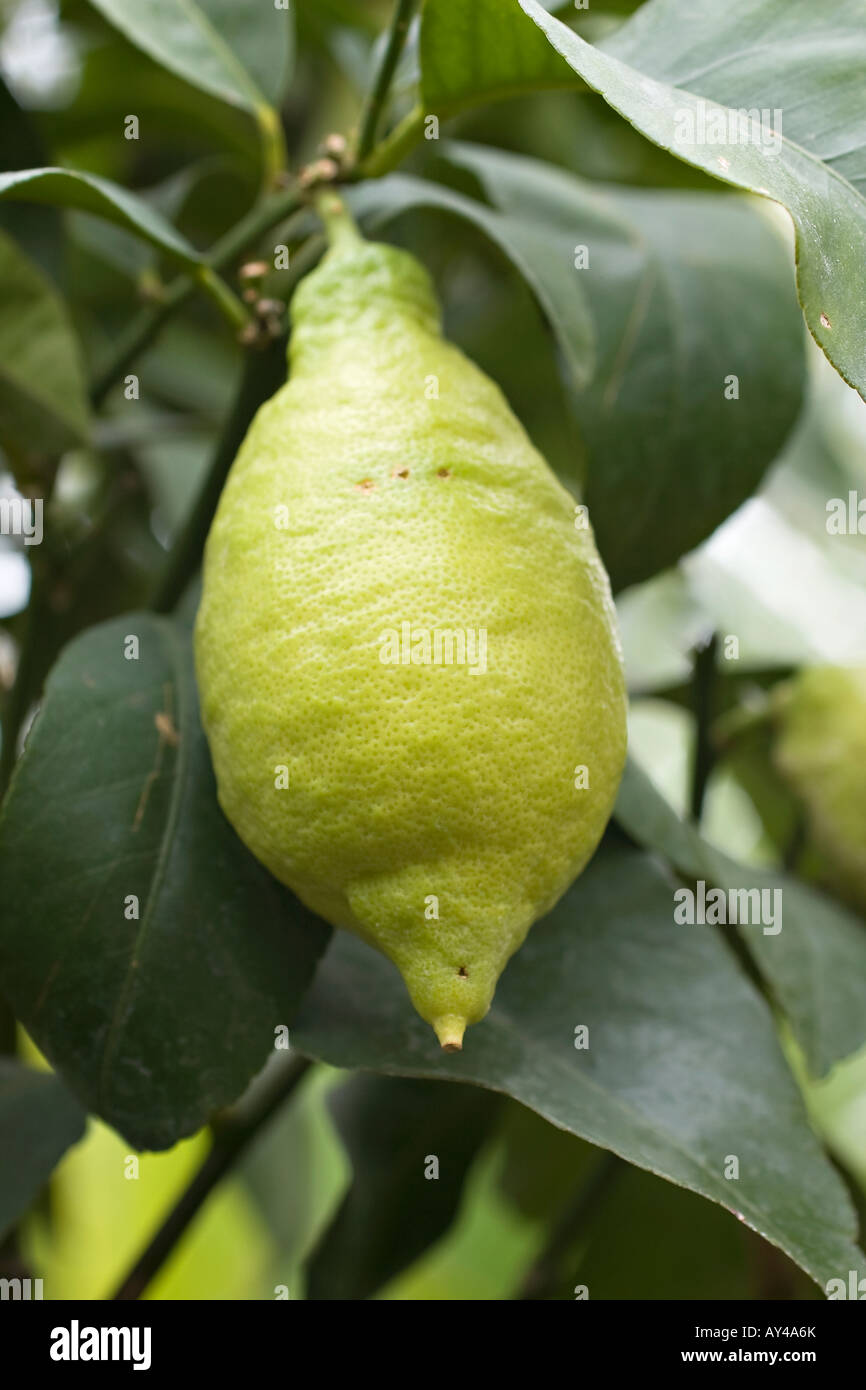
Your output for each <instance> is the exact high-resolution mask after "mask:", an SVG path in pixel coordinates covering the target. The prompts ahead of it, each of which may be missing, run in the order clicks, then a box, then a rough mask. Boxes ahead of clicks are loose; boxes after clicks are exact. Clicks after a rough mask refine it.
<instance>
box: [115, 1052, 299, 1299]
mask: <svg viewBox="0 0 866 1390" xmlns="http://www.w3.org/2000/svg"><path fill="white" fill-rule="evenodd" d="M311 1065H312V1063H311V1062H309V1061H308V1060H307V1058H306V1057H292V1056H290V1057H289V1058H288V1059H287V1061H286V1062H285V1064H284V1065H283V1066H280V1067H276V1068H275V1069H274V1073H273V1075H272V1076H271V1077H268V1076H267V1075H266V1076H265V1077H264V1078H263V1079H262V1082H261V1084H260V1086H259V1087H258V1089H257V1090H256V1089H254V1092H253V1094H252V1096H251V1098H250V1103H249V1105H248V1106H246V1107H243V1106H238V1107H237V1109H236V1110H235V1111H234V1112H229V1113H228V1114H227V1115H226V1117H225V1118H224V1119H223V1120H222V1122H221V1123H219V1124H218V1125H216V1126H215V1128H214V1140H213V1145H212V1147H211V1150H210V1153H209V1154H208V1156H207V1158H206V1159H205V1161H204V1163H203V1164H202V1166H201V1168H199V1170H198V1172H197V1173H196V1174H195V1176H194V1178H193V1180H192V1182H191V1183H190V1185H189V1187H188V1188H187V1189H186V1191H185V1192H183V1193H182V1194H181V1197H180V1200H179V1201H178V1202H177V1204H176V1205H175V1206H174V1207H173V1208H172V1210H171V1211H170V1212H169V1214H168V1216H167V1217H166V1219H165V1221H164V1222H163V1224H162V1225H161V1226H160V1228H159V1230H158V1231H157V1232H156V1234H155V1235H154V1237H153V1239H152V1240H151V1242H150V1244H149V1245H148V1246H147V1248H146V1249H145V1250H144V1251H143V1252H142V1254H141V1255H140V1256H139V1258H138V1259H137V1260H136V1262H135V1264H134V1265H133V1267H132V1269H131V1270H130V1271H129V1273H128V1274H127V1276H126V1278H125V1279H124V1280H123V1283H122V1284H121V1285H120V1287H119V1289H118V1290H117V1293H116V1294H115V1295H114V1301H115V1302H117V1301H132V1300H134V1299H137V1298H140V1297H141V1295H142V1294H143V1293H144V1290H145V1289H146V1288H147V1286H148V1284H149V1283H150V1282H151V1280H152V1279H153V1277H154V1275H156V1274H157V1273H158V1271H159V1270H160V1269H161V1268H162V1266H163V1264H164V1263H165V1261H166V1260H167V1259H168V1257H169V1255H170V1254H171V1253H172V1251H173V1250H174V1248H175V1246H176V1245H177V1244H178V1241H179V1240H180V1238H181V1236H182V1235H183V1234H184V1232H185V1231H186V1230H187V1228H188V1227H189V1226H190V1225H191V1223H192V1222H193V1220H194V1219H195V1217H196V1216H197V1215H198V1213H199V1212H200V1211H201V1209H202V1207H203V1206H204V1204H205V1202H206V1201H207V1199H208V1197H209V1196H210V1195H211V1193H212V1192H213V1190H214V1188H215V1187H216V1186H217V1184H218V1183H219V1182H221V1181H222V1179H223V1178H224V1177H225V1176H226V1174H227V1173H228V1172H229V1171H230V1170H231V1169H232V1168H233V1167H234V1165H235V1164H236V1162H237V1160H238V1158H239V1157H240V1155H241V1154H242V1153H243V1151H244V1150H245V1149H246V1148H247V1147H248V1145H249V1144H250V1143H251V1142H252V1140H253V1139H255V1138H256V1137H257V1136H258V1135H259V1134H260V1133H261V1131H262V1130H263V1129H264V1127H265V1125H266V1124H267V1123H268V1121H269V1120H270V1119H272V1118H273V1116H274V1115H275V1114H276V1112H277V1110H279V1109H280V1107H281V1106H282V1105H283V1104H284V1102H285V1101H287V1100H288V1099H289V1097H290V1096H291V1095H292V1093H293V1092H294V1091H295V1090H296V1088H297V1087H298V1085H299V1084H300V1082H301V1081H302V1080H303V1079H304V1077H305V1076H306V1074H307V1072H308V1071H309V1069H310V1067H311Z"/></svg>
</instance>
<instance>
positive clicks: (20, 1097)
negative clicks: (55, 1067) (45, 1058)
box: [0, 1057, 86, 1240]
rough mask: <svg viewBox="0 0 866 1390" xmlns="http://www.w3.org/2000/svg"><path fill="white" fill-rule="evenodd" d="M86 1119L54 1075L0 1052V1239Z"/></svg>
mask: <svg viewBox="0 0 866 1390" xmlns="http://www.w3.org/2000/svg"><path fill="white" fill-rule="evenodd" d="M85 1120H86V1116H85V1114H84V1111H83V1110H82V1109H81V1106H80V1105H79V1104H78V1102H77V1101H76V1100H74V1099H73V1097H72V1096H71V1095H70V1094H69V1092H68V1091H67V1089H66V1087H65V1086H64V1085H63V1083H62V1081H60V1079H59V1078H58V1077H56V1076H52V1075H51V1074H50V1073H48V1072H44V1071H36V1070H35V1069H34V1068H33V1067H24V1066H22V1065H21V1064H20V1063H19V1062H15V1061H12V1059H11V1058H8V1057H0V1240H2V1238H3V1236H4V1235H5V1234H6V1232H7V1231H8V1230H9V1228H10V1226H12V1225H13V1224H14V1223H15V1222H16V1221H17V1220H18V1218H19V1217H20V1216H22V1215H23V1214H24V1213H25V1212H26V1211H27V1209H28V1207H29V1206H30V1205H31V1203H32V1202H33V1199H34V1198H35V1197H36V1196H37V1194H38V1192H39V1189H40V1187H42V1185H43V1183H45V1182H47V1181H48V1179H49V1178H50V1176H51V1174H52V1172H53V1170H54V1167H55V1165H56V1164H57V1163H58V1162H59V1161H60V1159H61V1158H62V1157H63V1155H64V1154H65V1152H66V1150H67V1149H68V1148H69V1146H70V1145H71V1144H75V1143H77V1142H78V1140H79V1139H80V1138H81V1136H82V1135H83V1133H84V1124H85Z"/></svg>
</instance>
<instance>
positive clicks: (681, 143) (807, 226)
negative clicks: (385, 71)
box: [519, 0, 866, 397]
mask: <svg viewBox="0 0 866 1390" xmlns="http://www.w3.org/2000/svg"><path fill="white" fill-rule="evenodd" d="M519 2H520V5H521V8H522V9H523V10H524V11H525V13H526V14H527V15H529V16H530V17H531V18H532V19H533V20H534V21H535V23H536V24H537V25H538V26H539V28H540V29H541V30H542V32H543V33H545V34H547V36H548V38H549V39H550V42H551V44H552V45H553V47H554V48H555V49H556V51H557V52H558V53H560V54H561V55H562V56H563V57H564V58H565V59H566V60H567V62H568V63H569V64H570V65H571V67H572V68H573V69H574V71H575V72H576V73H578V74H579V75H580V76H581V77H582V78H583V79H584V80H585V81H586V82H587V83H588V84H589V85H590V86H591V87H593V88H594V89H595V90H596V91H597V92H600V93H601V95H602V96H603V97H604V99H605V101H607V102H608V103H609V105H611V106H612V107H614V109H615V110H617V111H619V112H620V114H621V115H623V116H624V117H625V118H626V120H628V121H629V122H630V123H631V124H632V125H634V126H636V127H637V129H638V130H640V131H642V133H643V134H644V135H646V136H647V137H648V138H649V139H650V140H652V141H654V143H655V144H657V145H660V146H661V147H662V148H663V149H666V150H670V151H671V153H672V154H675V155H676V156H677V157H678V158H680V159H682V160H685V162H686V163H689V164H694V165H696V166H697V167H698V168H700V169H704V170H705V171H706V172H707V173H709V174H712V175H714V176H715V177H716V178H719V179H722V180H724V181H725V182H726V183H730V184H734V185H735V186H736V187H738V188H744V189H747V190H749V191H750V192H753V193H761V194H763V195H764V196H765V197H768V198H773V199H775V201H776V202H779V203H781V204H782V206H783V207H786V208H787V209H788V211H789V212H790V214H791V217H792V218H793V220H794V226H795V229H796V233H797V282H798V288H799V293H800V300H801V302H802V305H803V310H804V313H805V315H806V322H807V323H808V325H809V329H810V331H811V333H812V335H813V336H814V338H815V340H816V341H817V342H818V343H819V344H820V346H821V347H822V348H823V350H824V352H825V353H826V354H827V356H828V357H829V359H830V361H831V362H832V363H833V365H834V366H835V367H836V369H837V370H838V371H839V372H840V373H841V375H842V376H843V377H844V378H845V380H846V381H847V382H849V384H850V385H852V386H854V387H856V388H857V390H858V391H859V392H860V394H861V395H862V396H864V397H866V352H864V331H863V324H864V322H866V282H864V277H863V265H864V263H866V196H864V195H866V126H864V122H863V99H862V95H863V94H862V71H863V65H864V62H866V0H837V3H835V4H833V5H821V6H817V5H815V4H814V3H813V0H761V3H760V4H756V3H755V0H730V2H729V3H728V4H725V5H719V4H717V3H716V2H715V0H651V3H649V4H647V5H645V6H643V7H642V9H641V10H640V11H639V12H638V13H637V15H636V16H635V17H634V18H633V19H632V20H631V21H629V23H628V24H626V25H625V26H624V27H623V28H622V29H621V30H620V31H619V32H618V33H616V34H614V35H613V36H612V38H611V39H609V40H608V42H607V44H606V45H605V47H604V49H601V48H594V47H592V46H591V45H590V44H588V43H585V42H584V40H583V39H581V38H580V37H579V36H578V35H577V34H575V33H573V32H572V31H571V30H570V29H568V28H567V27H566V26H565V25H564V24H562V23H560V21H559V20H557V19H555V18H554V17H553V16H552V15H550V14H548V12H547V10H546V9H545V8H544V7H543V6H542V5H540V4H538V0H519ZM741 109H742V110H745V111H746V112H748V111H750V110H752V111H757V112H759V113H760V112H762V111H766V112H767V118H766V119H763V118H761V117H760V115H759V117H758V118H757V119H754V118H753V119H752V120H751V121H749V120H748V119H747V121H746V124H745V127H743V126H742V124H741V122H740V120H739V118H738V116H737V112H738V111H739V110H741ZM778 113H781V114H778ZM716 123H718V124H717V126H716ZM777 127H778V129H777ZM717 136H718V138H716V137H717Z"/></svg>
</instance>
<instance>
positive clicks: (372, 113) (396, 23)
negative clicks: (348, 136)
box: [356, 0, 419, 163]
mask: <svg viewBox="0 0 866 1390" xmlns="http://www.w3.org/2000/svg"><path fill="white" fill-rule="evenodd" d="M418 4H419V0H397V2H396V4H395V6H394V14H393V16H392V19H391V25H390V28H389V31H388V40H387V43H386V44H385V52H384V53H383V54H382V61H381V63H380V64H379V71H378V72H377V73H376V80H375V82H374V83H373V86H372V88H371V90H370V93H369V95H368V97H367V100H366V102H365V103H364V109H363V111H362V112H361V123H360V133H359V135H358V146H357V151H356V154H357V159H358V162H359V163H360V162H361V161H362V160H364V159H366V158H367V155H368V154H369V153H370V151H371V150H372V148H373V146H374V144H375V143H376V133H377V131H378V129H379V125H380V123H381V121H382V116H383V113H384V109H385V104H386V102H387V100H388V97H389V94H390V91H391V83H392V81H393V79H394V73H395V71H396V68H397V64H398V62H399V61H400V54H401V53H402V52H403V45H404V44H405V42H406V36H407V35H408V33H409V25H410V24H411V23H412V18H413V16H414V14H415V11H416V10H417V8H418Z"/></svg>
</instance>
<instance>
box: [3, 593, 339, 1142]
mask: <svg viewBox="0 0 866 1390" xmlns="http://www.w3.org/2000/svg"><path fill="white" fill-rule="evenodd" d="M129 635H135V636H136V637H137V638H138V640H139V643H140V656H139V659H138V660H127V659H126V658H125V655H124V652H125V650H128V649H129V643H128V637H129ZM0 879H2V881H3V884H4V898H3V910H2V918H0V969H2V974H3V980H4V988H5V989H6V991H7V993H8V995H9V998H10V1001H11V1002H12V1004H13V1007H14V1008H15V1011H16V1013H17V1014H18V1016H19V1017H20V1018H21V1019H22V1021H23V1022H24V1024H25V1026H26V1027H27V1028H28V1030H29V1031H30V1033H31V1035H32V1036H33V1037H34V1039H35V1040H36V1042H37V1043H38V1045H39V1046H40V1047H41V1048H42V1050H43V1052H45V1054H46V1056H48V1057H49V1058H50V1060H51V1061H52V1063H53V1065H54V1066H55V1067H56V1068H57V1070H58V1071H60V1072H61V1073H62V1075H63V1076H64V1078H65V1079H66V1081H67V1082H68V1084H69V1086H70V1087H71V1089H72V1090H73V1091H74V1092H75V1094H76V1095H78V1096H79V1097H80V1099H81V1100H82V1101H83V1102H84V1103H85V1104H86V1105H87V1106H88V1108H89V1109H92V1110H94V1111H95V1112H96V1113H97V1114H99V1115H101V1116H102V1117H103V1118H104V1119H105V1120H107V1121H108V1122H109V1123H110V1124H112V1125H114V1126H115V1127H116V1128H117V1129H119V1130H120V1131H121V1133H123V1134H124V1135H125V1136H126V1137H127V1138H128V1139H129V1140H130V1142H132V1143H133V1144H135V1145H137V1146H138V1147H147V1148H164V1147H168V1146H169V1145H171V1144H173V1143H174V1142H175V1141H176V1140H177V1139H178V1138H180V1137H181V1136H182V1135H185V1134H189V1133H191V1132H192V1131H194V1130H195V1129H197V1128H198V1127H199V1126H200V1125H201V1124H202V1123H203V1122H204V1121H205V1120H206V1119H207V1118H208V1116H209V1115H210V1114H211V1113H212V1111H214V1110H215V1109H217V1108H219V1107H220V1106H223V1105H225V1104H227V1103H228V1102H230V1101H231V1100H233V1099H234V1098H235V1097H236V1096H237V1095H238V1094H239V1093H240V1092H241V1091H242V1090H243V1089H244V1087H245V1085H246V1084H247V1082H248V1081H249V1079H250V1077H251V1076H252V1075H253V1074H254V1073H255V1072H256V1071H257V1070H258V1069H259V1067H260V1066H261V1065H262V1064H263V1062H264V1061H265V1060H266V1058H267V1056H268V1053H269V1050H270V1049H271V1048H272V1047H273V1044H274V1029H275V1028H276V1027H277V1026H279V1025H286V1024H289V1023H290V1022H291V1014H292V1011H293V1009H294V1007H295V1005H296V1003H297V1001H298V999H299V997H300V995H301V994H302V993H303V991H304V989H305V988H306V986H307V984H308V982H309V980H310V977H311V975H312V972H313V969H314V966H315V962H316V959H317V956H318V954H319V952H320V951H321V949H322V947H323V945H324V942H325V941H326V939H327V929H326V928H325V927H324V925H323V924H322V923H320V922H318V921H317V920H315V919H313V918H311V917H310V915H309V914H308V913H306V912H305V911H304V910H303V909H302V908H301V907H300V905H299V904H298V903H297V902H296V900H295V899H294V898H293V897H292V896H291V895H290V894H289V893H288V892H287V891H286V890H285V889H283V888H282V887H281V886H280V885H279V884H278V883H277V882H276V880H275V879H273V878H272V877H271V876H270V874H268V873H267V872H266V871H265V870H264V869H263V868H262V867H261V866H260V865H259V864H258V863H257V862H256V861H255V860H254V859H253V858H252V857H251V856H250V855H249V854H248V852H247V851H246V849H245V848H244V847H243V846H242V845H241V843H240V841H239V840H238V839H237V837H236V836H235V834H234V832H233V831H232V830H231V829H230V827H229V825H228V823H227V822H226V821H225V819H224V817H223V816H222V813H221V812H220V810H219V807H218V805H217V801H216V795H215V790H214V785H213V776H212V773H211V768H210V759H209V757H208V751H207V746H206V743H205V739H204V734H203V733H202V730H201V727H200V724H199V721H198V712H197V702H196V691H195V682H194V679H193V672H192V662H191V654H190V651H189V633H188V632H187V631H186V630H185V629H182V628H180V627H177V626H175V625H174V624H172V623H171V622H169V621H168V620H164V619H156V618H153V617H151V616H149V615H147V614H132V615H129V616H127V617H124V618H122V619H117V620H114V621H112V622H109V623H105V624H104V625H102V626H101V627H98V628H95V629H92V630H91V631H89V632H87V633H85V634H84V635H83V636H82V637H80V638H78V639H77V640H76V641H75V642H74V643H73V644H72V645H71V646H70V647H68V648H67V649H66V651H65V652H64V654H63V656H62V657H61V659H60V661H59V663H58V665H57V666H56V668H55V670H54V672H53V674H52V675H51V677H50V678H49V680H48V684H47V686H46V691H45V697H44V703H43V706H42V710H41V713H40V714H39V715H38V717H37V720H36V723H35V725H34V727H33V730H32V732H31V734H30V737H29V739H28V742H27V747H26V749H25V752H24V754H23V756H22V758H21V760H20V762H19V763H18V766H17V768H16V772H15V775H14V778H13V782H12V785H11V788H10V791H9V793H8V795H7V798H6V800H5V802H4V804H3V810H2V814H0ZM133 897H134V898H135V899H137V903H138V914H139V915H138V917H137V918H128V917H127V915H126V913H127V912H128V911H131V910H132V909H131V907H130V902H131V899H132V898H133Z"/></svg>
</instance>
